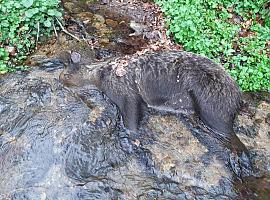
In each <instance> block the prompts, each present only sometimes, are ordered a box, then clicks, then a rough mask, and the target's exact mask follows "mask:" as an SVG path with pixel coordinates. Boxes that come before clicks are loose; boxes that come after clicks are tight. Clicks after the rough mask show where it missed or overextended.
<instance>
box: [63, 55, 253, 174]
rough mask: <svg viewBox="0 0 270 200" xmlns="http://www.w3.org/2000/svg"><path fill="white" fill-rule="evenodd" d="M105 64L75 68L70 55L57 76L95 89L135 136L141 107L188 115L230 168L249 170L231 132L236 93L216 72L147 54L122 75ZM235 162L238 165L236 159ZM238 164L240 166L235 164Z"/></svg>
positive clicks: (196, 60) (202, 61)
mask: <svg viewBox="0 0 270 200" xmlns="http://www.w3.org/2000/svg"><path fill="white" fill-rule="evenodd" d="M116 70H117V69H115V66H114V65H113V64H111V63H110V62H106V63H99V64H96V65H95V64H92V65H90V66H88V67H86V66H83V65H81V64H80V55H79V54H77V53H75V52H73V53H71V56H70V58H69V62H68V63H66V67H65V69H64V70H63V72H62V73H61V75H60V80H61V81H62V82H63V83H64V84H66V85H69V86H70V85H74V86H82V85H85V84H92V85H95V86H96V87H97V88H98V89H99V90H101V91H102V92H103V93H104V94H106V95H107V96H108V97H109V98H110V99H111V100H112V101H113V102H114V103H115V104H116V105H117V106H118V108H119V109H120V112H121V114H122V117H123V120H124V124H125V126H126V128H128V129H130V130H132V131H136V130H137V129H138V125H139V122H140V120H141V118H142V115H143V111H144V109H145V107H147V106H150V107H154V108H156V109H159V110H165V111H170V112H174V113H194V112H195V114H197V115H198V116H199V118H200V119H201V120H202V121H203V122H204V123H205V124H206V125H207V126H208V127H209V128H210V129H212V130H213V131H214V132H215V134H216V135H217V138H219V139H220V140H221V141H222V143H223V144H224V145H226V146H227V147H228V148H229V149H231V150H232V152H236V153H237V154H238V156H236V157H234V156H232V157H234V158H232V159H233V160H234V161H236V162H235V163H233V162H234V161H232V162H231V164H232V165H234V166H232V168H233V170H234V171H235V173H236V174H238V175H239V176H240V173H241V172H239V169H238V168H241V167H245V168H250V167H251V164H250V162H249V159H248V158H247V156H246V154H248V153H247V149H246V147H245V146H244V144H243V143H242V142H241V141H240V140H239V138H238V137H237V136H236V134H235V133H234V130H233V122H234V119H235V117H236V115H237V113H238V111H239V108H240V104H241V91H240V89H239V87H238V86H237V84H236V82H235V81H234V80H233V79H232V78H231V77H230V75H229V74H228V73H227V72H226V71H225V70H224V69H223V67H222V66H220V65H218V64H216V63H214V62H213V61H211V60H210V59H208V58H206V57H203V56H200V55H196V54H193V53H188V52H184V51H166V52H154V53H147V54H145V55H143V56H140V57H138V58H137V60H136V61H133V62H130V63H129V64H128V66H127V67H125V68H124V70H125V72H124V73H123V74H122V75H120V76H119V75H118V74H117V73H116ZM239 158H240V159H239ZM237 162H240V164H239V165H240V166H239V165H238V164H237Z"/></svg>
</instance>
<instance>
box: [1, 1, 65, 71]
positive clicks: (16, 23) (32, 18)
mask: <svg viewBox="0 0 270 200" xmlns="http://www.w3.org/2000/svg"><path fill="white" fill-rule="evenodd" d="M59 3H60V0H0V73H5V72H7V71H12V70H13V69H14V66H15V64H17V65H18V64H21V63H22V61H24V59H25V58H26V55H28V54H29V53H31V51H32V50H33V49H34V47H35V46H36V44H37V42H38V40H39V38H40V37H43V36H46V37H47V36H49V35H50V34H51V32H52V30H53V22H54V20H55V17H61V16H62V14H61V12H59V11H58V10H59Z"/></svg>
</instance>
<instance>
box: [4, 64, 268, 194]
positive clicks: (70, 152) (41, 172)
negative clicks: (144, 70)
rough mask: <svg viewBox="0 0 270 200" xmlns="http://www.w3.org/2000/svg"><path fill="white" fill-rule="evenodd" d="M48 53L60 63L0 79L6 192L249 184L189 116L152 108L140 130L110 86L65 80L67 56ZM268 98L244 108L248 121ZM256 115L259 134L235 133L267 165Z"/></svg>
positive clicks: (214, 188)
mask: <svg viewBox="0 0 270 200" xmlns="http://www.w3.org/2000/svg"><path fill="white" fill-rule="evenodd" d="M49 63H54V65H55V67H53V68H54V70H51V67H48V66H50V64H46V62H45V63H43V64H42V65H41V66H40V67H39V68H35V69H33V70H32V71H30V72H20V73H19V72H18V73H15V74H9V75H7V76H4V77H1V79H0V82H1V84H0V91H1V97H0V185H1V187H0V194H1V195H0V197H1V199H196V198H200V199H235V198H237V197H238V195H239V191H240V190H239V189H238V187H239V188H240V186H241V187H244V191H246V186H243V185H242V184H240V185H238V186H237V188H235V187H236V186H235V185H234V179H233V173H232V171H231V170H230V169H229V168H228V167H227V159H228V158H227V157H226V155H227V153H226V152H225V151H226V150H224V148H223V147H222V146H219V145H218V143H217V141H216V140H215V139H214V138H212V137H211V136H209V135H207V134H206V133H205V132H204V131H203V130H200V129H199V128H198V127H193V125H192V124H191V125H189V122H190V121H189V120H188V119H187V118H185V117H183V116H173V115H169V114H162V113H159V112H152V111H151V110H150V111H149V112H148V114H147V115H146V118H145V119H144V120H143V122H142V125H141V129H140V132H138V133H132V132H129V131H127V130H125V129H124V127H123V126H122V121H121V116H120V115H119V112H118V109H117V108H116V106H115V105H114V104H112V103H111V101H110V100H109V99H107V98H106V96H104V95H103V94H102V93H100V92H99V91H98V90H96V89H93V88H92V87H85V88H65V87H64V86H63V85H62V84H61V83H60V82H59V80H58V77H59V74H60V72H61V71H62V70H61V68H62V67H63V65H62V64H60V63H59V66H57V62H54V61H53V60H52V61H50V62H49ZM48 69H50V70H48ZM268 108H269V104H268V103H266V102H261V103H259V104H258V108H256V115H255V116H254V118H249V117H247V118H245V117H244V116H243V115H240V118H241V117H242V118H243V117H244V120H242V122H244V124H242V125H240V126H243V127H244V128H243V130H245V124H247V125H253V124H254V123H255V121H256V120H258V119H263V118H264V117H266V116H267V115H268ZM249 120H250V121H249ZM258 125H259V128H258V130H257V129H256V131H257V132H256V133H254V134H253V135H254V137H255V138H254V137H253V138H251V137H250V136H249V135H245V134H244V132H243V133H242V132H239V136H240V137H241V138H242V139H243V141H244V142H245V143H246V145H247V146H248V147H249V148H250V149H252V151H253V152H255V153H256V156H255V157H254V160H253V161H254V162H255V163H256V166H257V167H258V168H259V169H260V170H261V171H264V172H267V170H269V168H270V167H269V157H267V156H268V154H269V152H268V151H269V148H268V147H269V143H268V141H269V137H268V136H267V133H266V132H267V131H268V130H269V127H268V124H267V123H266V122H265V121H264V120H261V121H260V123H259V124H258ZM262 125H263V126H262ZM264 126H265V127H264ZM267 163H268V165H267ZM258 180H260V179H258ZM258 180H257V181H258ZM266 180H268V179H266ZM256 183H258V182H256ZM265 183H266V182H263V181H261V182H259V183H258V185H260V186H263V187H262V188H265V187H266V186H265ZM254 190H255V191H256V188H255V189H254ZM267 192H268V190H267V189H263V195H266V194H267ZM248 197H250V196H248Z"/></svg>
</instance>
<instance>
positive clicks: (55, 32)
mask: <svg viewBox="0 0 270 200" xmlns="http://www.w3.org/2000/svg"><path fill="white" fill-rule="evenodd" d="M53 30H54V34H55V36H56V38H58V34H57V31H56V28H55V25H54V22H53Z"/></svg>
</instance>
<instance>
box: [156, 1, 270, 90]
mask: <svg viewBox="0 0 270 200" xmlns="http://www.w3.org/2000/svg"><path fill="white" fill-rule="evenodd" d="M156 2H157V3H158V4H159V5H160V6H161V9H162V11H163V12H164V13H165V16H166V19H167V24H168V26H169V27H168V29H169V31H168V34H172V35H173V36H174V39H175V41H176V42H178V43H180V44H182V45H183V47H184V49H185V50H186V51H192V52H195V53H199V54H202V55H205V56H207V57H209V58H211V59H213V60H215V61H216V62H219V63H221V64H223V66H225V68H226V69H227V70H228V71H229V72H230V74H231V75H232V76H233V77H234V78H235V79H236V80H237V82H238V84H239V85H240V87H241V88H242V90H244V91H259V90H268V91H270V8H269V7H270V2H269V1H268V0H257V1H254V0H209V1H205V0H156Z"/></svg>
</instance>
